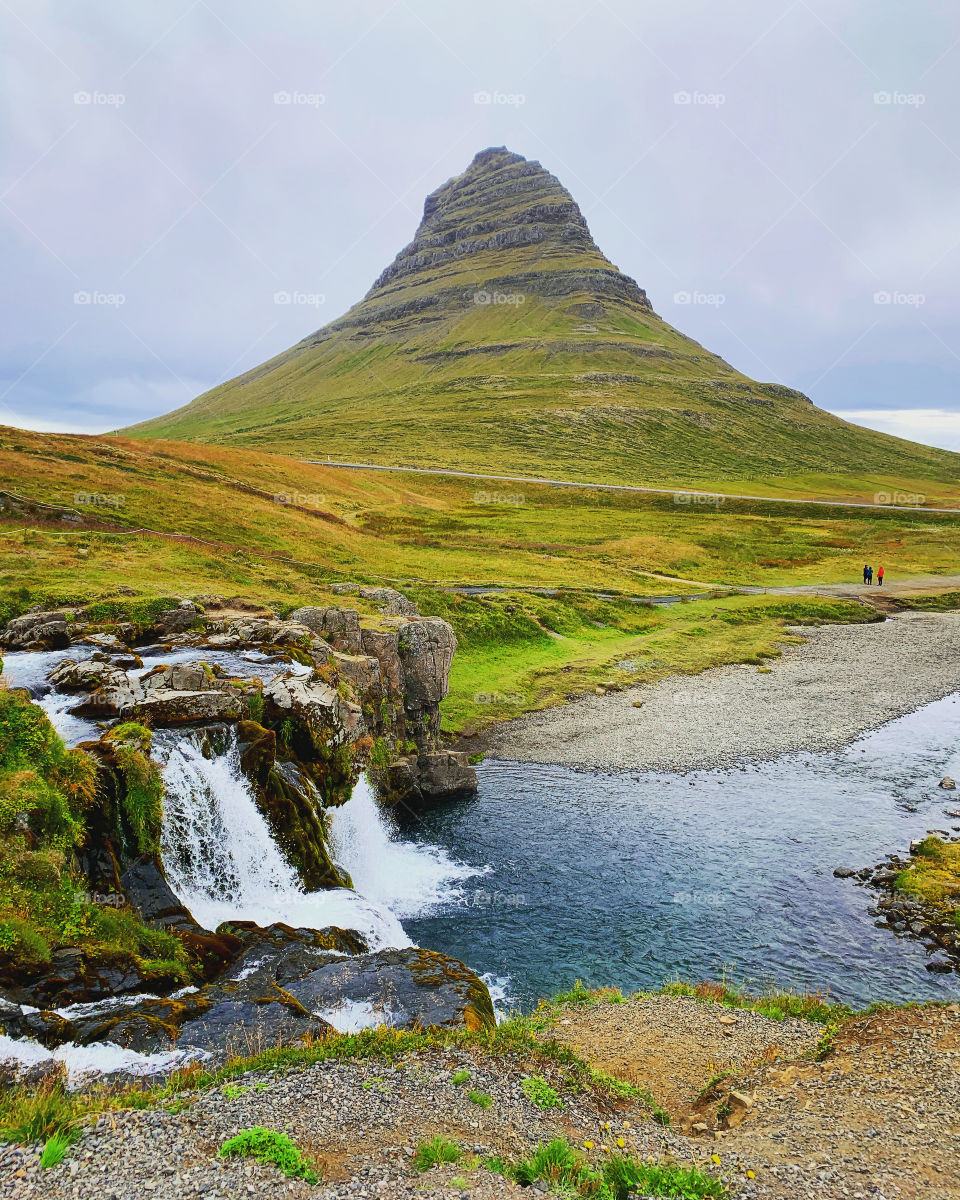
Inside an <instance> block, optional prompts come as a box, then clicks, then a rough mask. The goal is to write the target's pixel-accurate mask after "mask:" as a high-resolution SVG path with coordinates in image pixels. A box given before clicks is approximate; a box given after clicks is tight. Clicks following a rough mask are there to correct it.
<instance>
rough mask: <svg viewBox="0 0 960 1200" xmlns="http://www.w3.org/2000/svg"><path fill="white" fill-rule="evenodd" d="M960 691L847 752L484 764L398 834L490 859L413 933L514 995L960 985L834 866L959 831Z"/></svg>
mask: <svg viewBox="0 0 960 1200" xmlns="http://www.w3.org/2000/svg"><path fill="white" fill-rule="evenodd" d="M946 774H951V775H953V776H956V777H960V699H958V697H956V696H952V697H948V698H947V699H945V700H941V701H938V702H936V703H934V704H930V705H927V706H925V707H924V708H922V709H920V710H918V711H917V712H915V713H912V714H910V715H908V716H906V717H902V718H900V719H898V720H896V721H892V722H890V723H889V724H888V725H886V726H884V727H882V728H881V729H878V730H876V731H874V732H872V733H869V734H866V735H864V736H863V737H861V738H860V739H858V740H857V741H856V742H854V743H853V744H852V745H850V746H848V747H847V748H846V749H845V750H843V751H841V752H839V753H831V754H799V755H791V756H787V757H783V758H780V759H778V760H775V761H773V762H770V763H764V764H760V765H756V766H749V767H746V768H744V769H740V770H734V771H704V772H696V773H692V774H686V775H677V774H665V773H642V774H640V773H630V774H626V773H611V772H587V771H575V770H570V769H568V768H564V767H551V766H534V765H531V764H529V763H511V762H490V763H488V764H485V765H483V766H481V768H480V770H479V775H480V793H479V796H478V797H477V798H476V799H474V800H463V801H459V802H456V803H453V804H447V805H444V806H442V807H438V808H435V809H433V810H431V811H429V812H427V813H423V814H419V815H418V816H413V815H410V814H408V815H406V817H405V819H404V821H403V824H402V826H401V831H402V834H403V836H404V837H405V838H408V839H410V840H413V841H423V842H425V843H428V844H440V845H442V846H444V848H445V849H446V850H447V852H448V853H449V854H450V855H451V856H452V857H454V858H456V859H458V860H460V861H462V862H465V863H467V864H473V865H477V866H479V865H481V864H489V865H490V866H491V867H492V870H491V872H490V873H489V874H488V875H486V876H485V877H484V878H483V879H482V880H474V881H471V882H470V884H469V885H468V886H466V887H464V888H463V893H464V894H463V896H462V897H461V898H460V899H459V900H458V902H457V903H456V904H452V905H449V906H446V907H444V908H441V909H439V910H437V909H435V910H433V911H432V912H430V913H428V914H426V915H423V916H420V917H417V918H415V919H413V920H408V921H406V922H404V926H405V928H406V930H407V932H408V933H409V934H410V935H411V936H412V937H413V939H414V940H415V941H417V942H420V943H422V944H423V945H427V946H432V947H435V948H436V949H438V950H443V951H445V952H447V953H448V954H452V955H454V956H456V957H459V958H463V959H465V960H466V961H467V962H468V963H469V964H470V965H471V966H472V967H473V968H474V969H475V970H477V971H481V972H490V973H492V974H496V975H499V976H507V977H508V978H509V992H510V995H511V996H512V997H513V999H514V1000H516V1001H519V1002H522V1003H523V1004H524V1005H529V1004H530V1003H531V1002H533V1001H534V1000H536V998H538V997H540V996H544V995H549V994H551V993H553V992H556V991H558V990H560V989H563V988H568V987H570V986H571V985H572V984H573V983H574V982H575V980H577V979H582V980H583V981H584V982H585V983H586V984H588V985H613V986H617V987H621V988H622V989H623V990H624V991H626V990H628V989H636V988H650V987H656V986H658V985H660V984H661V983H663V982H664V981H665V980H667V979H670V978H676V977H677V976H679V977H680V978H683V979H687V980H699V979H706V978H717V977H719V976H720V975H721V974H723V973H726V975H727V977H728V978H730V979H732V980H734V981H736V982H738V983H739V982H745V983H747V984H749V985H751V986H752V987H762V986H763V985H765V984H772V983H776V985H778V986H780V987H795V988H805V989H813V990H824V991H829V993H830V994H831V996H833V997H834V998H835V999H837V1000H843V1001H846V1002H849V1003H854V1004H862V1003H867V1002H869V1001H871V1000H876V999H880V998H887V999H891V1000H900V1001H903V1000H910V999H921V998H935V997H939V998H943V997H953V998H957V997H958V996H960V977H958V976H957V975H955V974H954V975H946V976H944V975H936V974H932V973H931V972H929V971H927V970H926V969H925V965H924V964H925V962H926V960H927V956H926V954H925V952H924V949H923V947H922V946H921V945H920V944H919V943H917V942H914V941H912V940H908V939H900V938H897V937H895V936H894V935H893V934H892V933H891V932H890V931H889V930H887V929H881V928H877V927H876V926H875V925H874V918H873V917H871V916H870V915H869V914H868V911H867V910H868V908H869V907H870V906H871V904H872V903H873V899H874V894H873V893H871V892H869V891H867V890H866V889H864V888H862V887H858V886H856V884H855V882H854V881H851V880H849V879H836V878H834V876H833V869H834V867H837V866H852V867H856V868H859V867H863V866H868V865H873V864H875V863H877V862H879V861H881V860H882V859H883V857H884V855H886V854H888V853H891V852H901V853H902V852H905V851H906V848H907V846H908V844H909V842H910V841H911V840H912V839H913V838H915V837H919V836H922V835H923V834H924V833H925V832H926V831H927V829H942V830H944V831H947V832H950V833H953V832H954V830H956V829H958V828H960V816H954V817H951V816H948V815H947V810H955V811H956V812H957V813H960V793H957V792H945V791H942V790H941V789H940V788H938V787H937V786H936V785H937V783H938V782H939V780H940V779H941V778H942V777H943V776H944V775H946Z"/></svg>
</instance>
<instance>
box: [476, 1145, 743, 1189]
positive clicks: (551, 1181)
mask: <svg viewBox="0 0 960 1200" xmlns="http://www.w3.org/2000/svg"><path fill="white" fill-rule="evenodd" d="M488 1166H489V1163H488ZM497 1168H500V1173H502V1174H504V1175H506V1176H507V1177H508V1178H511V1179H514V1180H515V1181H516V1182H517V1183H519V1184H521V1186H523V1187H532V1186H533V1185H534V1184H538V1183H542V1184H546V1186H547V1188H548V1189H549V1191H550V1192H552V1193H556V1194H558V1195H564V1196H584V1197H592V1198H593V1200H629V1198H630V1197H634V1196H672V1197H679V1198H681V1200H714V1198H716V1200H722V1198H723V1197H725V1196H727V1194H728V1193H727V1190H726V1188H725V1187H724V1185H723V1184H722V1183H721V1181H720V1180H719V1179H715V1178H714V1177H713V1176H712V1175H709V1174H707V1173H706V1172H705V1171H703V1170H701V1168H700V1167H698V1166H696V1165H691V1166H689V1167H682V1166H679V1165H678V1164H676V1163H671V1162H661V1163H655V1162H640V1161H638V1160H637V1159H635V1158H632V1157H629V1156H627V1155H616V1154H615V1155H612V1156H611V1157H610V1158H609V1159H608V1160H607V1161H606V1162H604V1163H603V1164H602V1166H601V1167H600V1168H599V1169H598V1168H595V1167H593V1166H591V1165H590V1163H589V1162H588V1160H587V1158H586V1156H585V1155H584V1154H583V1153H582V1151H580V1150H577V1149H576V1148H575V1147H573V1146H571V1145H570V1143H569V1142H568V1141H566V1139H565V1138H554V1140H553V1141H551V1142H547V1143H545V1144H543V1145H540V1146H538V1147H537V1148H536V1150H534V1151H533V1153H532V1154H530V1155H528V1156H527V1157H526V1158H523V1159H521V1160H519V1161H518V1162H516V1163H512V1164H511V1163H500V1162H498V1163H497V1164H496V1166H495V1167H491V1169H497Z"/></svg>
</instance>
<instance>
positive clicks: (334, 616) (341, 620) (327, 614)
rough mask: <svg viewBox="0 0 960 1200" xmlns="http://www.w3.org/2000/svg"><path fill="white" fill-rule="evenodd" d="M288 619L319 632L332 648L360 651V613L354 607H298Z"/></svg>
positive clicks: (345, 651)
mask: <svg viewBox="0 0 960 1200" xmlns="http://www.w3.org/2000/svg"><path fill="white" fill-rule="evenodd" d="M289 619H290V620H291V621H295V622H296V623H297V624H299V625H305V626H306V627H307V628H308V629H309V630H311V631H312V632H313V633H316V634H319V635H320V636H321V637H322V638H323V639H324V640H325V641H327V642H329V643H330V645H331V646H332V647H333V648H334V650H342V651H343V652H344V653H345V654H359V653H360V614H359V613H358V612H357V610H356V609H355V608H333V607H329V606H328V607H323V608H319V607H307V608H298V609H297V610H296V611H295V612H292V613H291V614H290V617H289Z"/></svg>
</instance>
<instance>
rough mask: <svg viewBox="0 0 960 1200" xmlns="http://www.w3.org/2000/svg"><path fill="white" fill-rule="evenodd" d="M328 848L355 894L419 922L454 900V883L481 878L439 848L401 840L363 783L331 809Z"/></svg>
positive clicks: (455, 891)
mask: <svg viewBox="0 0 960 1200" xmlns="http://www.w3.org/2000/svg"><path fill="white" fill-rule="evenodd" d="M330 847H331V850H332V852H333V856H334V858H335V860H336V862H337V863H338V864H339V865H340V866H341V867H343V868H345V870H347V871H349V872H350V878H351V879H352V880H353V886H354V887H355V888H356V889H357V891H358V892H360V893H361V894H362V895H364V896H366V897H367V898H368V899H370V900H372V901H374V903H376V904H382V905H384V906H386V907H387V908H389V909H390V911H391V912H393V913H395V914H396V915H397V916H398V917H419V916H422V915H423V913H424V912H426V911H427V910H428V909H431V908H435V907H436V906H437V905H439V904H444V903H449V902H450V901H453V900H456V899H458V898H459V897H460V896H461V892H460V889H459V888H458V887H457V886H456V885H457V883H458V882H459V881H461V880H464V879H468V878H469V877H470V876H472V875H477V874H479V873H480V872H478V871H477V869H476V868H475V867H468V866H467V865H466V864H465V863H460V862H456V861H455V860H454V859H452V858H450V856H449V855H448V854H447V853H446V851H444V850H442V849H440V847H439V846H425V845H421V844H419V843H416V842H405V841H400V840H399V839H398V837H397V833H396V829H395V827H394V823H393V820H392V818H391V817H390V816H389V815H388V814H387V813H385V812H384V811H383V809H382V808H381V807H380V805H379V804H378V803H377V801H376V798H375V797H374V795H373V790H372V789H371V787H370V785H369V783H368V782H367V780H366V779H365V778H364V779H361V780H360V782H359V783H358V784H357V786H356V787H355V788H354V789H353V794H352V795H351V797H350V799H349V800H348V801H347V802H346V804H344V805H342V806H341V807H340V808H336V809H334V810H333V813H332V816H331V820H330Z"/></svg>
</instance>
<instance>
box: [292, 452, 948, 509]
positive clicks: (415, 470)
mask: <svg viewBox="0 0 960 1200" xmlns="http://www.w3.org/2000/svg"><path fill="white" fill-rule="evenodd" d="M299 461H300V462H305V463H312V464H314V465H315V466H319V467H340V468H343V469H345V470H348V471H395V472H398V473H401V474H407V475H443V476H450V477H452V478H456V479H480V480H493V481H495V482H497V483H539V484H548V485H549V486H550V487H567V488H593V489H594V490H596V491H601V492H641V493H644V494H647V495H655V496H690V497H691V498H695V497H702V499H703V500H704V501H710V500H721V501H723V500H760V501H764V502H766V503H767V504H801V505H802V504H806V505H812V506H814V507H817V508H823V507H824V506H826V507H828V508H876V509H881V510H883V511H884V512H889V511H890V510H891V509H895V510H896V511H897V512H922V513H954V514H960V508H933V507H931V506H930V505H926V504H869V503H868V502H867V501H865V500H800V499H797V498H796V497H789V496H751V495H747V494H745V493H743V492H700V491H697V490H696V489H694V488H679V487H673V488H664V487H659V488H658V487H640V486H639V485H638V484H629V483H589V482H587V481H584V480H579V481H578V480H572V479H544V478H541V477H539V476H536V475H485V474H482V473H481V472H479V471H453V470H450V469H448V468H445V467H385V466H383V465H382V464H380V463H352V462H334V461H332V460H331V459H326V460H324V459H322V458H301V459H300V460H299Z"/></svg>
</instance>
